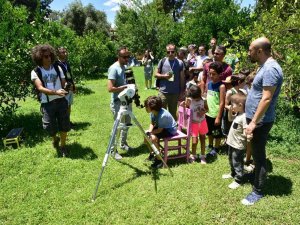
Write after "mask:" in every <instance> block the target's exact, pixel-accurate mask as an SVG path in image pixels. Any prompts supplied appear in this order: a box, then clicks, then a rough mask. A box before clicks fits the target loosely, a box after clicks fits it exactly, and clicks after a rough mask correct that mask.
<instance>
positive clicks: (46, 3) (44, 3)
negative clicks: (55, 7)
mask: <svg viewBox="0 0 300 225" xmlns="http://www.w3.org/2000/svg"><path fill="white" fill-rule="evenodd" d="M9 1H10V2H11V3H12V5H13V6H22V5H23V6H25V7H26V8H27V10H28V12H29V13H30V15H29V17H28V18H29V20H30V21H32V20H33V19H34V18H35V17H36V15H37V14H42V15H45V16H49V15H50V13H51V10H50V4H51V2H53V0H30V1H26V0H9Z"/></svg>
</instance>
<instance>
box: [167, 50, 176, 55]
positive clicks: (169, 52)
mask: <svg viewBox="0 0 300 225" xmlns="http://www.w3.org/2000/svg"><path fill="white" fill-rule="evenodd" d="M174 52H175V51H167V53H168V54H171V53H174Z"/></svg>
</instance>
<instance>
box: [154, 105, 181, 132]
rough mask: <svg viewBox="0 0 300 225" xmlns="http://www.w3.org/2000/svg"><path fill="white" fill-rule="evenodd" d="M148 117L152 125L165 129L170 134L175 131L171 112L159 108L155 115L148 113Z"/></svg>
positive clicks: (175, 127) (175, 126)
mask: <svg viewBox="0 0 300 225" xmlns="http://www.w3.org/2000/svg"><path fill="white" fill-rule="evenodd" d="M150 118H151V123H152V124H153V126H154V127H157V128H163V129H166V130H167V131H168V132H169V133H170V134H172V135H175V134H176V133H177V125H176V122H175V120H174V118H173V116H172V115H171V113H169V111H167V110H166V109H164V108H161V109H160V110H159V112H158V115H157V116H155V115H154V114H153V113H150Z"/></svg>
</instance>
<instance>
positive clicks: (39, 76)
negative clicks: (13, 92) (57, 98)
mask: <svg viewBox="0 0 300 225" xmlns="http://www.w3.org/2000/svg"><path fill="white" fill-rule="evenodd" d="M34 72H35V73H36V74H37V76H38V78H39V79H40V81H41V83H42V85H43V87H46V85H45V82H44V80H43V75H42V71H41V68H40V67H36V68H35V69H34ZM37 91H38V90H37ZM38 92H39V91H38ZM40 94H41V93H40V92H39V93H38V100H39V101H41V96H40ZM45 95H46V97H47V102H49V96H48V95H47V94H45Z"/></svg>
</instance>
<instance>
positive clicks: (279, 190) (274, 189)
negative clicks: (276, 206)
mask: <svg viewBox="0 0 300 225" xmlns="http://www.w3.org/2000/svg"><path fill="white" fill-rule="evenodd" d="M292 186H293V183H292V181H291V180H290V179H289V178H285V177H283V176H277V175H269V176H268V178H267V180H266V184H265V187H264V193H265V194H266V195H273V196H284V195H290V194H291V193H292Z"/></svg>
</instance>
